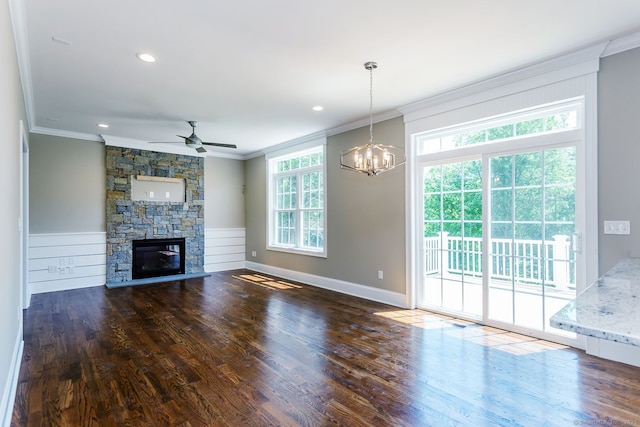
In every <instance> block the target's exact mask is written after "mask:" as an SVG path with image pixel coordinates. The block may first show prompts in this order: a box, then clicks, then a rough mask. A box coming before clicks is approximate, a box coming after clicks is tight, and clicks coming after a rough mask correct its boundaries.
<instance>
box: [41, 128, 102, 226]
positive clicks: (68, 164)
mask: <svg viewBox="0 0 640 427" xmlns="http://www.w3.org/2000/svg"><path fill="white" fill-rule="evenodd" d="M29 141H30V146H31V147H30V148H31V153H30V159H29V183H30V194H29V196H30V203H31V206H30V210H29V217H30V221H29V222H30V232H31V233H33V234H40V233H82V232H96V231H98V232H99V231H105V230H106V225H105V212H106V204H105V200H106V173H105V149H104V144H103V143H101V142H93V141H84V140H79V139H73V138H61V137H57V136H49V135H39V134H31V135H30V138H29Z"/></svg>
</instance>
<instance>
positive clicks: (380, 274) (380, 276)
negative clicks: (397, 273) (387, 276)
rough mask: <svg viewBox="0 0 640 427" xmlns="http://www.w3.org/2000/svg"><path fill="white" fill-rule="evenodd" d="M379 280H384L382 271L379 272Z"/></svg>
mask: <svg viewBox="0 0 640 427" xmlns="http://www.w3.org/2000/svg"><path fill="white" fill-rule="evenodd" d="M378 279H380V280H382V279H384V272H383V271H382V270H378Z"/></svg>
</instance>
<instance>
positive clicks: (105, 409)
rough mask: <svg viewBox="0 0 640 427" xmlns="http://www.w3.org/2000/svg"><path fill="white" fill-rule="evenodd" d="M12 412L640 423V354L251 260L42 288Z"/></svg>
mask: <svg viewBox="0 0 640 427" xmlns="http://www.w3.org/2000/svg"><path fill="white" fill-rule="evenodd" d="M24 325H25V326H24V337H25V346H24V352H23V360H22V365H21V368H20V377H19V383H18V389H17V395H16V399H15V405H14V409H13V418H12V426H16V427H18V426H42V425H46V426H56V425H60V426H94V425H95V426H136V427H137V426H189V427H190V426H234V427H235V426H320V425H344V426H376V427H378V426H412V427H413V426H430V425H438V426H440V425H474V426H475V425H498V426H501V425H505V426H506V425H510V426H511V425H516V426H517V425H521V426H529V425H553V426H556V425H557V426H560V425H575V424H576V423H577V424H589V423H591V424H595V423H597V422H598V421H600V422H608V423H609V424H610V425H613V424H614V423H616V422H619V423H627V424H633V423H635V424H636V425H640V409H638V408H640V369H638V368H634V367H631V366H628V365H624V364H620V363H615V362H611V361H606V360H602V359H598V358H595V357H592V356H589V355H586V354H585V353H584V352H582V351H579V350H575V349H571V348H563V347H562V346H554V345H545V344H544V342H540V341H538V340H533V339H531V338H529V337H524V336H521V335H517V334H509V333H505V331H501V330H499V329H495V328H487V327H480V326H477V325H473V324H470V323H469V322H464V321H459V320H456V319H453V318H451V317H448V316H441V315H435V314H430V313H426V312H422V311H409V310H402V309H398V308H395V307H389V306H387V305H384V304H380V303H376V302H371V301H366V300H363V299H358V298H355V297H350V296H346V295H342V294H337V293H334V292H331V291H327V290H322V289H319V288H314V287H311V286H307V285H302V284H299V283H294V282H291V281H288V280H282V279H278V278H273V277H269V276H268V275H264V274H256V273H253V272H251V271H248V270H236V271H231V272H220V273H214V274H212V276H211V277H207V278H199V279H189V280H185V281H172V282H166V283H161V284H153V285H144V286H134V287H126V288H115V289H107V288H106V287H92V288H86V289H78V290H73V291H63V292H54V293H48V294H37V295H33V297H32V304H31V308H29V309H28V310H27V311H26V313H25V324H24Z"/></svg>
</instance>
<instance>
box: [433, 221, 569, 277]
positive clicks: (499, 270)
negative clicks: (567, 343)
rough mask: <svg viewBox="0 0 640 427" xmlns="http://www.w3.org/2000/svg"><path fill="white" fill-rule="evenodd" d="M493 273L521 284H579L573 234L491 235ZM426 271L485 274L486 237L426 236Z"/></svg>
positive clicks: (491, 272) (495, 275) (447, 234)
mask: <svg viewBox="0 0 640 427" xmlns="http://www.w3.org/2000/svg"><path fill="white" fill-rule="evenodd" d="M490 245H491V248H490V251H489V263H488V267H489V277H490V278H491V279H493V280H506V281H512V280H513V281H514V282H516V283H521V284H533V285H549V286H554V287H556V288H558V289H566V288H575V284H576V279H575V268H574V266H575V263H574V257H573V251H571V248H570V241H569V236H563V235H557V236H553V240H547V241H544V242H541V241H539V240H511V239H491V240H490ZM424 254H425V274H427V275H434V274H436V275H437V274H442V275H443V276H452V275H457V276H460V275H465V276H472V277H482V275H483V274H482V239H481V238H464V239H463V238H462V237H453V236H449V233H447V232H442V233H439V235H438V236H435V237H425V239H424Z"/></svg>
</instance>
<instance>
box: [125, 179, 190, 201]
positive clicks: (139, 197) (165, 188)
mask: <svg viewBox="0 0 640 427" xmlns="http://www.w3.org/2000/svg"><path fill="white" fill-rule="evenodd" d="M184 190H185V183H184V179H182V178H168V177H164V176H148V175H134V176H132V177H131V200H134V201H145V202H179V203H184V202H185V197H186V195H185V191H184Z"/></svg>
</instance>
